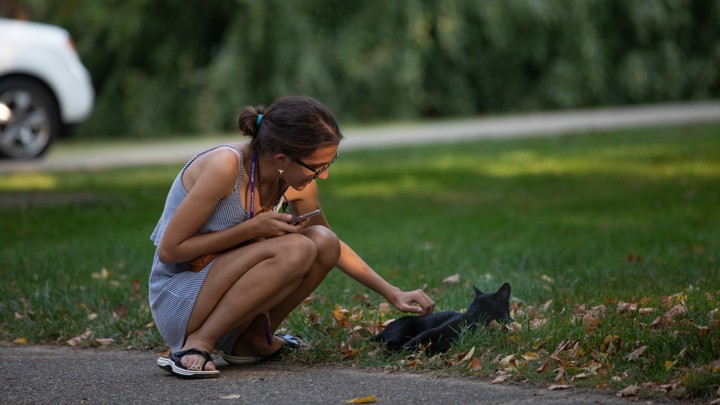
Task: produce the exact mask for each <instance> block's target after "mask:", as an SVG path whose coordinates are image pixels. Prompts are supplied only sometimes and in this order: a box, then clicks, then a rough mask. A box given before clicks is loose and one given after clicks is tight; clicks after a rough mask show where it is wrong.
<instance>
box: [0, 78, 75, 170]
mask: <svg viewBox="0 0 720 405" xmlns="http://www.w3.org/2000/svg"><path fill="white" fill-rule="evenodd" d="M61 130H62V125H61V122H60V112H59V110H58V107H57V104H56V102H55V98H54V97H53V95H52V94H51V93H50V91H49V90H48V89H47V88H46V87H45V86H44V85H42V84H41V83H39V82H37V81H35V80H33V79H30V78H24V77H12V78H6V79H0V159H1V158H11V159H35V158H38V157H40V156H42V155H43V153H45V152H46V151H47V150H48V148H49V147H50V145H51V144H52V142H53V140H54V139H55V138H57V137H58V136H59V135H60V131H61Z"/></svg>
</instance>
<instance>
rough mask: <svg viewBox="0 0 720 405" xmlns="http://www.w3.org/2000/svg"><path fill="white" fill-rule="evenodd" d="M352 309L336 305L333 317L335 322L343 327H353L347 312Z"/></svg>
mask: <svg viewBox="0 0 720 405" xmlns="http://www.w3.org/2000/svg"><path fill="white" fill-rule="evenodd" d="M349 312H350V311H348V310H347V309H345V308H341V307H340V305H335V309H333V311H332V313H333V317H334V318H335V322H336V323H337V325H338V326H339V327H341V328H350V327H352V324H351V323H350V320H348V318H347V314H348V313H349Z"/></svg>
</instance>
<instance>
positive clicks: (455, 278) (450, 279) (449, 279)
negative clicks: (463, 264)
mask: <svg viewBox="0 0 720 405" xmlns="http://www.w3.org/2000/svg"><path fill="white" fill-rule="evenodd" d="M442 282H443V284H458V283H459V282H460V274H453V275H452V276H448V277H445V278H444V279H443V281H442Z"/></svg>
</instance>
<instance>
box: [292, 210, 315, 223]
mask: <svg viewBox="0 0 720 405" xmlns="http://www.w3.org/2000/svg"><path fill="white" fill-rule="evenodd" d="M319 213H320V209H316V210H314V211H310V212H308V213H306V214H302V215H298V216H296V217H293V219H291V220H290V221H288V223H290V224H293V225H295V224H297V223H299V222H301V221H304V220H305V219H307V218H310V217H314V216H315V215H317V214H319Z"/></svg>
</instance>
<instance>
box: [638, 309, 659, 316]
mask: <svg viewBox="0 0 720 405" xmlns="http://www.w3.org/2000/svg"><path fill="white" fill-rule="evenodd" d="M655 311H656V309H655V308H640V309H639V310H638V313H639V314H640V315H650V314H652V313H654V312H655Z"/></svg>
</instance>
